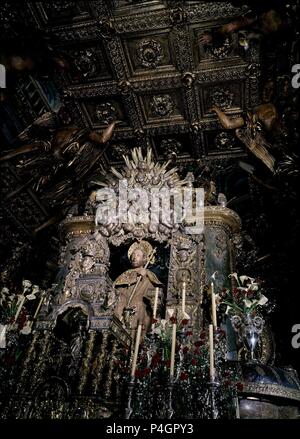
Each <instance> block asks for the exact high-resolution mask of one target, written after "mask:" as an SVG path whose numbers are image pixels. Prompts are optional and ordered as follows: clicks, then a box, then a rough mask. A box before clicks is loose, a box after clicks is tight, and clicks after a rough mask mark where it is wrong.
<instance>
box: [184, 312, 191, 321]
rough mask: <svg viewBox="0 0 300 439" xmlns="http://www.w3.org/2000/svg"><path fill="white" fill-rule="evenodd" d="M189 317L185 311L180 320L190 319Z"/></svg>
mask: <svg viewBox="0 0 300 439" xmlns="http://www.w3.org/2000/svg"><path fill="white" fill-rule="evenodd" d="M190 319H191V318H190V316H189V315H188V314H187V313H186V312H184V313H183V314H182V320H190Z"/></svg>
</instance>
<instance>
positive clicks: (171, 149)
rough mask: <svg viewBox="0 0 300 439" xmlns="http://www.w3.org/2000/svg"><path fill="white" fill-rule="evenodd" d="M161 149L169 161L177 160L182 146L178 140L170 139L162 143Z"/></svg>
mask: <svg viewBox="0 0 300 439" xmlns="http://www.w3.org/2000/svg"><path fill="white" fill-rule="evenodd" d="M160 147H161V149H162V151H163V156H164V157H165V158H166V159H167V160H176V158H177V157H178V154H179V153H180V152H181V151H182V144H181V142H179V141H178V140H176V139H172V138H168V139H163V140H162V141H161V144H160Z"/></svg>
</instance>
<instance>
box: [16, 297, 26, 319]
mask: <svg viewBox="0 0 300 439" xmlns="http://www.w3.org/2000/svg"><path fill="white" fill-rule="evenodd" d="M25 299H26V298H25V296H22V299H21V300H20V303H19V306H18V309H17V312H16V315H15V322H16V321H17V320H18V317H19V315H20V312H21V309H22V308H23V305H24V302H25Z"/></svg>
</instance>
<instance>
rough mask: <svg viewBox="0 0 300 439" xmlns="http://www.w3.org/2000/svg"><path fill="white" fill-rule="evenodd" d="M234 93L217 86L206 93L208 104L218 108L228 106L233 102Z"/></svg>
mask: <svg viewBox="0 0 300 439" xmlns="http://www.w3.org/2000/svg"><path fill="white" fill-rule="evenodd" d="M233 98H234V94H233V93H232V91H231V90H229V89H227V88H218V89H216V90H213V91H212V92H211V93H210V94H209V95H208V102H209V106H210V107H212V106H216V107H219V108H223V109H224V108H230V107H231V106H232V103H233Z"/></svg>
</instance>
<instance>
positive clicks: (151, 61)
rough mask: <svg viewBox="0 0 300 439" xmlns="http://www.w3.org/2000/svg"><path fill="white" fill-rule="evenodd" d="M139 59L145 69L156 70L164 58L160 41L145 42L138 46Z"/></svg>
mask: <svg viewBox="0 0 300 439" xmlns="http://www.w3.org/2000/svg"><path fill="white" fill-rule="evenodd" d="M136 52H137V58H138V60H139V62H140V63H141V65H142V66H143V67H148V68H155V67H157V66H158V65H159V63H160V61H161V60H162V59H163V57H164V53H163V49H162V47H161V44H160V42H159V41H156V40H152V39H151V40H143V41H141V42H140V43H139V44H138V46H137V50H136Z"/></svg>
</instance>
